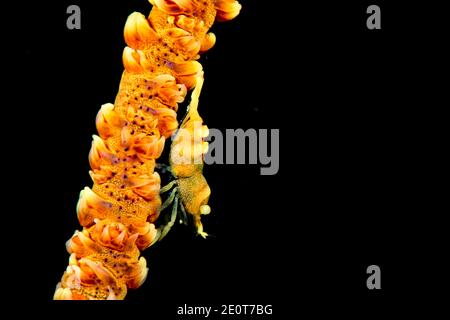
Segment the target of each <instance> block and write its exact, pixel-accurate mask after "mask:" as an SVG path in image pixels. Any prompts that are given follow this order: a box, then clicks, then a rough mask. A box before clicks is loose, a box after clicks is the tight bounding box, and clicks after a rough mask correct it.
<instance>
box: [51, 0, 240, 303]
mask: <svg viewBox="0 0 450 320" xmlns="http://www.w3.org/2000/svg"><path fill="white" fill-rule="evenodd" d="M150 3H151V4H152V5H153V8H152V10H151V12H150V15H149V16H148V17H147V18H146V17H145V16H144V15H142V14H140V13H136V12H135V13H133V14H131V15H130V16H129V18H128V20H127V22H126V25H125V29H124V37H125V42H126V44H127V45H128V46H127V47H126V48H125V49H124V52H123V64H124V67H125V71H124V72H123V75H122V79H121V82H120V87H119V92H118V94H117V97H116V100H115V103H114V105H113V104H105V105H103V106H102V107H101V109H100V111H99V113H98V115H97V119H96V126H97V131H98V136H94V137H93V142H92V148H91V151H90V153H89V163H90V166H91V169H92V170H91V171H90V175H91V177H92V180H93V186H92V188H89V187H86V188H84V190H83V191H81V193H80V199H79V201H78V205H77V215H78V220H79V222H80V224H81V226H82V227H83V230H82V231H76V232H75V234H74V235H73V236H72V238H71V239H70V240H69V241H68V242H67V250H68V252H69V253H70V258H69V266H68V267H67V269H66V271H65V273H64V275H63V277H62V279H61V282H60V283H58V285H57V288H56V291H55V294H54V299H56V300H104V299H124V297H125V296H126V294H127V290H128V289H129V288H137V287H139V286H140V285H141V284H142V283H143V281H144V280H145V278H146V275H147V272H148V269H147V263H146V260H145V258H144V257H141V256H140V251H142V250H143V249H145V248H147V247H149V246H151V245H152V244H153V243H154V242H155V241H157V240H159V239H161V238H162V237H161V236H162V234H163V233H164V234H165V233H166V232H167V230H168V228H167V226H162V228H156V227H155V225H154V222H155V220H156V219H157V218H158V215H159V213H160V211H161V210H162V204H161V198H160V187H161V183H160V176H159V174H158V173H157V172H156V171H155V166H156V159H158V158H159V157H160V155H161V153H162V151H163V149H164V144H165V141H166V139H168V138H169V137H171V136H172V134H173V133H174V132H175V131H176V130H177V129H178V121H177V110H178V104H179V103H181V102H183V101H184V98H185V96H186V93H187V91H188V90H190V89H192V88H194V87H195V86H196V84H197V82H199V84H200V83H201V82H202V81H203V80H202V79H203V78H202V73H203V71H202V66H201V64H200V63H199V62H198V61H196V60H197V59H198V58H199V54H200V53H201V52H204V51H206V50H208V49H210V48H211V47H212V46H213V45H214V43H215V40H216V38H215V36H214V34H212V33H208V30H209V29H210V27H211V26H212V24H213V23H214V21H215V20H218V21H226V20H230V19H232V18H234V17H235V16H237V15H238V13H239V11H240V9H241V6H240V4H239V3H238V2H237V1H236V0H150ZM200 87H201V85H200ZM200 87H199V88H198V90H195V91H194V94H193V102H191V106H192V105H194V103H198V95H199V91H200ZM195 99H196V100H195ZM195 101H196V102H195ZM195 109H196V106H195ZM193 110H194V108H192V110H191V111H190V112H189V111H188V116H189V117H193V116H197V115H198V113H197V114H195V113H194V112H193ZM198 118H199V119H200V120H201V118H200V116H198ZM183 124H184V127H187V126H188V124H187V123H186V122H183ZM182 127H183V125H182ZM202 128H203V129H202V130H203V131H202V133H201V134H203V135H202V137H204V133H205V131H204V130H206V129H205V128H206V127H202ZM176 141H177V140H176V139H175V141H174V143H175V142H176ZM204 151H205V150H204V149H202V152H204ZM201 165H202V164H201ZM191 169H192V168H191ZM180 170H181V171H180ZM172 171H173V174H174V176H175V177H176V178H177V181H178V186H179V191H180V198H181V201H182V203H183V204H184V206H185V207H186V210H187V212H188V213H190V214H192V215H193V216H194V221H195V223H196V226H197V228H198V232H199V233H200V234H202V235H205V234H204V232H203V229H202V228H201V223H200V222H199V215H200V214H202V213H203V214H206V213H209V207H208V206H207V200H208V198H209V193H210V191H209V187H207V183H206V180H204V177H203V175H202V174H201V167H195V170H194V171H193V172H192V174H190V175H189V176H186V175H185V174H183V172H182V167H180V166H175V165H173V166H172ZM200 189H202V190H204V192H203V193H200V194H199V195H200V197H199V196H196V197H194V196H192V195H193V194H198V190H200ZM175 207H176V205H175Z"/></svg>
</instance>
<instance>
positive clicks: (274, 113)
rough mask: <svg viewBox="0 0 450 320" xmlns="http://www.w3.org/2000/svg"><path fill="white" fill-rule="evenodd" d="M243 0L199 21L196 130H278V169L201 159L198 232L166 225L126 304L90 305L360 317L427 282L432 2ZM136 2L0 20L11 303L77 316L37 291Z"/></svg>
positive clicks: (63, 231)
mask: <svg viewBox="0 0 450 320" xmlns="http://www.w3.org/2000/svg"><path fill="white" fill-rule="evenodd" d="M241 3H242V5H243V9H242V12H241V14H240V15H239V16H238V18H237V19H235V20H233V21H231V22H227V23H224V24H215V25H214V27H213V30H212V31H213V32H215V33H216V35H217V39H218V41H217V44H216V46H215V47H214V48H213V49H212V50H211V51H210V52H208V53H207V54H205V55H204V56H203V57H202V58H201V60H200V61H201V63H202V64H203V67H204V70H205V79H206V82H205V86H204V89H203V92H202V96H201V106H200V110H201V113H202V116H203V118H204V119H205V121H206V123H207V124H208V126H209V127H210V128H219V129H225V128H243V129H247V128H279V129H280V137H281V141H280V170H279V172H278V174H277V175H275V176H261V175H259V167H258V166H254V165H253V166H246V165H214V166H208V167H206V169H205V175H206V177H207V179H208V181H209V184H210V186H211V188H212V190H213V194H212V198H211V207H212V209H213V212H212V214H211V215H210V216H208V217H207V218H206V219H205V228H206V230H207V231H208V232H209V233H211V234H212V235H213V237H211V238H208V239H207V240H202V239H200V238H198V237H195V235H194V233H193V231H192V230H191V229H190V228H186V227H182V226H177V227H176V228H175V229H174V230H173V231H171V232H170V233H169V235H168V236H167V238H166V239H165V240H164V241H163V242H161V243H158V244H157V245H155V246H154V247H152V248H150V249H148V250H146V251H145V252H144V253H143V255H144V256H145V258H146V259H147V261H148V264H149V268H150V271H149V276H148V279H147V281H146V282H145V283H144V285H143V286H142V287H141V288H140V289H138V290H135V291H130V292H129V294H128V296H127V302H126V303H124V304H122V305H114V306H110V307H108V309H103V308H107V307H106V306H105V305H104V304H100V307H97V308H96V309H97V310H100V311H102V312H103V311H105V310H108V311H111V310H113V311H116V310H117V311H119V310H120V311H123V312H125V314H133V313H136V312H137V313H142V314H143V316H144V318H147V317H148V318H151V317H152V316H153V315H154V314H160V315H161V316H160V317H161V318H164V319H165V318H174V317H175V312H176V307H177V306H179V305H184V304H185V303H187V304H196V305H217V306H218V305H220V304H225V303H232V304H273V305H274V314H275V315H282V314H284V315H288V314H290V315H293V314H294V315H295V314H296V315H301V314H302V313H303V312H304V311H305V310H307V309H311V310H312V311H314V312H316V313H317V314H322V313H328V312H330V313H331V314H336V313H339V312H340V311H345V312H346V313H347V312H348V313H354V314H356V315H358V317H365V316H367V315H369V314H373V313H374V312H378V311H380V310H381V311H382V310H385V308H386V307H388V306H398V304H399V300H400V299H401V298H404V297H406V296H410V295H412V296H416V295H419V294H421V293H422V294H423V293H424V292H427V291H426V290H425V291H423V290H422V289H419V288H422V286H428V285H429V284H435V280H432V278H433V277H437V278H439V274H440V273H439V270H440V267H442V266H443V265H440V264H437V263H436V264H434V262H435V259H437V258H439V255H436V254H435V252H434V248H435V245H436V244H437V243H438V242H437V237H440V234H439V233H437V232H436V233H435V232H433V228H435V226H434V223H433V222H430V221H429V220H427V219H425V218H424V217H425V216H429V215H430V214H433V212H436V211H435V210H432V209H430V205H431V204H430V201H429V199H428V198H426V197H425V192H423V189H424V188H425V189H427V186H429V187H430V188H432V187H433V185H432V184H428V183H423V179H427V178H428V176H429V175H432V173H431V170H432V168H430V169H429V170H423V163H424V162H422V161H425V160H424V158H427V157H426V156H424V155H426V154H428V153H427V148H428V146H427V144H428V140H427V139H426V138H425V134H426V133H428V125H429V121H430V120H429V118H428V117H427V116H425V112H424V110H425V109H427V108H428V106H430V105H433V104H438V102H437V101H434V100H433V99H434V98H436V96H435V95H433V94H425V93H424V86H423V84H424V82H425V83H426V82H428V83H429V82H431V81H433V79H435V77H434V76H433V75H432V74H431V73H432V72H435V71H437V70H438V69H437V68H438V67H439V66H438V63H437V58H438V56H439V53H442V51H440V50H439V49H438V46H439V45H440V44H441V43H442V41H441V40H442V38H439V37H438V35H437V31H438V30H439V29H438V28H439V26H438V24H439V23H440V20H439V19H437V18H436V19H434V18H433V17H434V16H433V15H434V14H436V13H437V12H439V11H440V8H439V7H436V6H431V5H430V6H428V7H425V5H424V4H417V5H415V4H411V3H410V2H404V3H402V2H401V1H399V2H396V6H394V4H393V3H392V1H391V2H390V3H387V2H384V1H374V2H369V1H359V2H357V1H354V2H348V1H320V2H314V3H315V4H306V3H305V4H303V3H301V4H297V5H296V6H294V5H293V3H294V1H289V3H288V1H283V2H282V1H257V0H249V1H242V2H241ZM70 4H77V5H79V6H80V7H81V12H82V18H81V19H82V28H81V30H68V29H67V28H66V18H67V14H66V13H65V12H66V8H67V6H68V5H70ZM370 4H378V5H379V6H380V7H381V10H382V29H381V30H367V28H366V18H367V14H366V8H367V6H368V5H370ZM150 8H151V7H150V5H149V4H148V3H147V2H146V1H144V0H133V1H114V2H113V1H58V3H56V2H55V3H54V4H50V3H46V4H43V3H36V2H34V3H30V4H26V5H24V7H23V8H17V9H15V10H11V11H10V14H9V16H10V17H11V18H13V22H14V23H13V24H12V25H11V28H12V29H13V30H14V31H15V33H12V34H13V36H12V38H13V39H12V41H13V44H14V45H12V46H11V47H10V50H9V51H10V52H9V53H11V54H12V56H13V57H14V58H13V59H11V60H8V63H7V67H12V68H13V70H14V75H15V76H17V79H16V78H14V84H15V85H13V89H11V90H12V91H11V93H12V95H13V96H14V98H15V101H18V102H19V103H15V104H13V107H11V108H8V109H7V115H8V117H9V119H11V124H12V126H13V128H14V129H15V130H16V129H17V131H19V134H17V135H16V136H14V138H13V141H14V142H16V143H14V145H15V147H17V149H19V150H18V152H20V153H17V154H20V156H16V157H15V158H14V159H15V160H14V162H13V165H14V166H17V167H18V168H19V171H20V172H22V173H24V178H20V179H17V180H19V181H18V182H19V183H18V187H17V188H15V192H14V196H15V197H17V199H18V200H17V202H16V203H18V209H17V212H15V214H16V216H14V217H13V220H14V221H15V222H14V223H15V225H18V226H20V225H23V227H22V228H20V227H17V229H18V230H19V231H18V233H19V236H18V238H19V239H18V241H20V242H19V243H20V246H19V245H18V246H17V248H16V247H14V250H15V252H16V254H17V257H18V258H17V259H16V260H15V261H20V262H17V263H16V266H15V267H14V268H12V270H13V271H10V272H12V273H13V275H14V277H11V280H12V281H17V279H18V278H19V279H20V281H19V284H20V285H19V284H17V283H15V285H14V286H13V287H11V289H12V290H16V289H17V293H15V294H16V295H19V296H23V295H24V290H25V292H26V289H25V288H28V290H31V292H32V293H31V294H30V293H27V299H28V300H32V301H34V302H39V303H41V304H40V305H41V306H43V307H46V308H50V309H49V310H57V312H58V313H59V312H67V311H69V310H75V311H76V312H80V314H81V312H82V311H81V310H82V309H80V308H89V307H88V306H86V305H84V306H80V305H79V304H78V305H77V306H76V307H74V306H73V305H71V304H67V303H59V304H57V303H55V302H52V301H51V298H52V295H53V292H54V287H55V285H56V283H57V282H58V281H59V280H60V277H61V276H62V273H63V271H64V269H65V267H66V265H67V260H68V257H69V255H68V254H67V252H66V251H65V248H64V243H65V241H66V240H67V239H69V238H70V236H71V235H72V233H73V231H74V230H75V229H79V226H78V222H77V219H76V213H75V206H76V202H77V200H78V193H79V191H80V190H81V189H82V188H83V187H84V186H90V185H91V181H90V178H89V175H88V170H89V166H88V161H87V155H88V152H89V149H90V143H91V135H92V134H94V133H95V125H94V119H95V115H96V113H97V112H98V109H99V108H100V106H101V105H102V104H103V103H107V102H113V101H114V98H115V94H116V92H117V89H118V85H119V81H120V76H121V73H122V70H123V67H122V62H121V54H122V50H123V47H124V46H125V44H124V41H123V35H122V30H123V26H124V23H125V21H126V17H127V16H128V15H129V14H130V13H131V12H133V11H140V12H142V13H144V14H147V13H148V12H149V11H150ZM426 18H428V19H427V20H425V19H426ZM425 21H426V22H425ZM436 40H437V41H436ZM434 90H435V91H437V92H439V90H440V89H439V87H437V86H436V87H434ZM9 113H11V115H10V114H9ZM14 123H17V124H18V127H17V126H16V125H14ZM22 154H23V155H22ZM427 168H428V167H427ZM7 171H8V170H7ZM17 180H15V181H17ZM437 196H438V195H437ZM20 212H24V215H22V214H20ZM17 217H20V218H17ZM22 217H23V218H22ZM22 219H23V221H22ZM27 227H28V228H27ZM14 230H16V229H15V228H13V231H14ZM25 230H26V231H25ZM435 237H436V238H435ZM425 241H427V242H426V243H427V244H425ZM19 247H20V248H19ZM22 261H23V262H22ZM424 261H427V263H426V265H433V264H434V266H435V267H434V274H430V273H428V272H425V266H424ZM371 264H376V265H379V266H380V268H381V271H382V289H381V290H379V291H374V290H373V291H369V290H368V289H367V288H366V278H367V274H366V268H367V266H369V265H371ZM14 292H15V291H14ZM90 308H92V306H90ZM382 312H383V311H382Z"/></svg>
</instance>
